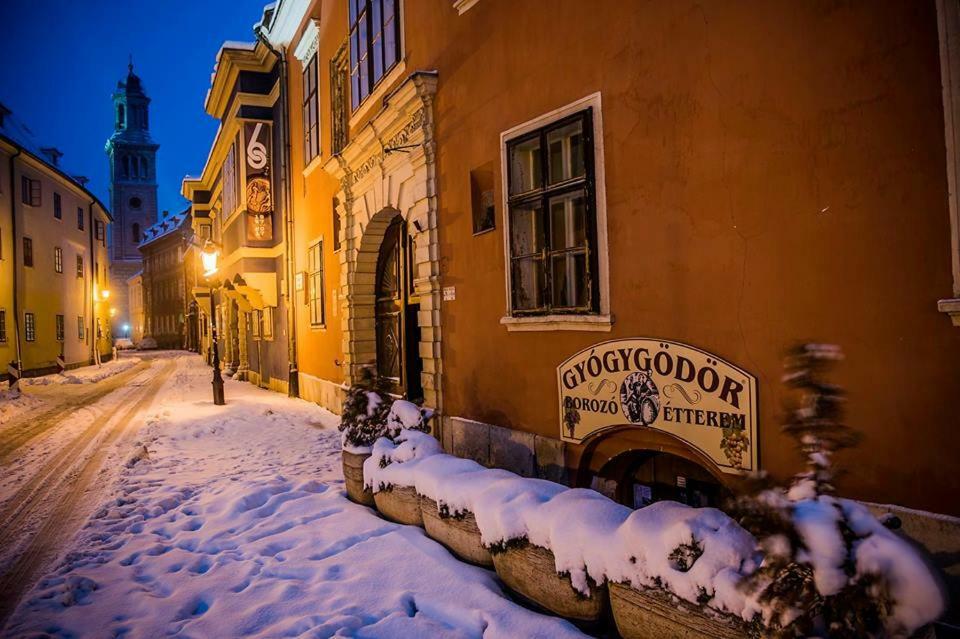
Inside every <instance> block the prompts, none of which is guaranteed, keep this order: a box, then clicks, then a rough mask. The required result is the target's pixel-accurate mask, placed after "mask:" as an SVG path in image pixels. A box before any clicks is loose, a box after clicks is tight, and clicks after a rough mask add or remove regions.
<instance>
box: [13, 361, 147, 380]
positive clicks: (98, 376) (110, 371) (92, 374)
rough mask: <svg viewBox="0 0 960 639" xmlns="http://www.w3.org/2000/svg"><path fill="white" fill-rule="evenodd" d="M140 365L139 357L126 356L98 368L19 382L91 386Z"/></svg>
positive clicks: (91, 367) (87, 368)
mask: <svg viewBox="0 0 960 639" xmlns="http://www.w3.org/2000/svg"><path fill="white" fill-rule="evenodd" d="M139 363H140V358H139V357H133V356H129V355H128V356H126V357H120V358H119V359H113V360H110V361H109V362H104V363H103V364H101V365H100V366H97V365H93V366H84V367H82V368H74V369H71V370H69V371H64V372H63V373H55V374H52V375H43V376H42V377H28V378H26V379H23V380H21V381H20V383H21V384H22V385H24V386H47V385H49V384H93V383H95V382H99V381H100V380H103V379H106V378H108V377H113V376H114V375H118V374H120V373H122V372H123V371H125V370H129V369H131V368H133V367H134V366H136V365H137V364H139Z"/></svg>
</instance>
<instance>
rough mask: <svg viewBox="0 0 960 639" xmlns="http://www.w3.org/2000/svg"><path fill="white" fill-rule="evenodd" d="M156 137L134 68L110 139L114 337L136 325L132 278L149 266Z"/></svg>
mask: <svg viewBox="0 0 960 639" xmlns="http://www.w3.org/2000/svg"><path fill="white" fill-rule="evenodd" d="M158 148H160V145H159V144H156V143H154V141H153V140H152V139H151V137H150V98H149V97H147V94H146V92H145V91H144V88H143V84H142V83H141V82H140V78H139V77H137V75H136V74H135V73H134V72H133V62H132V61H131V63H130V65H129V66H128V73H127V78H126V81H123V80H121V81H120V82H117V90H116V92H115V93H114V94H113V135H111V136H110V139H109V140H107V144H106V152H107V157H108V158H109V162H110V209H111V211H112V213H113V220H114V221H113V224H112V225H111V229H110V237H109V239H108V241H109V246H110V292H111V298H110V299H111V306H113V307H114V308H115V309H116V311H115V314H114V316H113V321H112V322H111V323H112V328H113V335H114V337H122V336H124V331H123V329H122V327H123V326H124V325H129V324H130V322H131V318H130V312H129V304H128V301H127V280H128V279H130V278H131V277H132V276H134V275H136V274H137V273H138V272H139V271H140V270H141V269H142V267H143V262H142V257H141V255H140V250H139V249H138V245H139V244H140V240H141V239H142V234H143V232H144V231H145V230H146V229H147V228H149V227H150V226H152V225H153V224H154V223H156V222H157V149H158Z"/></svg>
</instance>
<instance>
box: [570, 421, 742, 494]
mask: <svg viewBox="0 0 960 639" xmlns="http://www.w3.org/2000/svg"><path fill="white" fill-rule="evenodd" d="M578 452H579V459H574V460H573V464H572V466H573V467H574V468H576V485H577V486H580V487H584V488H587V487H589V488H593V489H594V490H597V491H598V492H601V493H603V494H605V495H606V496H608V497H610V498H611V499H613V500H615V501H617V502H619V503H621V504H623V505H625V506H629V507H631V508H642V507H644V506H647V505H649V504H651V503H654V502H657V501H664V500H670V501H677V502H680V503H683V504H687V505H689V506H693V507H697V508H702V507H707V506H709V507H717V508H719V507H722V506H723V505H724V503H725V502H726V501H727V500H728V499H729V498H730V497H732V496H733V495H734V494H735V492H736V491H737V487H738V483H739V477H738V476H737V475H732V474H728V473H724V472H723V471H722V470H721V469H720V468H719V467H718V466H717V465H716V464H714V463H713V462H712V461H711V460H710V459H709V458H707V457H706V455H704V454H703V453H701V452H700V451H698V450H696V449H695V448H693V447H691V446H690V445H689V444H687V443H686V442H684V441H682V440H680V439H679V438H677V437H675V436H673V435H671V434H669V433H665V432H660V431H656V430H653V429H647V428H643V429H641V428H637V427H635V426H624V427H619V428H614V429H610V430H608V431H604V432H602V433H599V434H598V435H597V436H596V437H594V438H592V439H590V440H588V441H586V442H584V445H583V446H582V447H580V448H579V451H578Z"/></svg>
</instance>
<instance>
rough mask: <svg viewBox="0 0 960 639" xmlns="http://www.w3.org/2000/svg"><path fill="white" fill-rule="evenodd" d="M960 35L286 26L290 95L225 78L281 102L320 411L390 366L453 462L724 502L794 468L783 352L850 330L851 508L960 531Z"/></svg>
mask: <svg viewBox="0 0 960 639" xmlns="http://www.w3.org/2000/svg"><path fill="white" fill-rule="evenodd" d="M958 24H960V22H958V16H957V15H956V11H955V7H952V5H949V3H942V4H941V3H937V2H932V1H931V2H894V3H886V4H884V5H883V6H877V5H875V4H874V3H868V2H863V3H837V4H836V5H835V6H834V5H832V4H831V5H829V6H821V5H816V6H814V5H804V4H796V3H790V2H775V3H767V4H764V5H763V6H760V7H758V6H757V5H756V4H755V3H739V4H738V3H733V4H730V3H725V4H711V5H707V6H704V5H702V4H696V3H685V2H677V3H661V4H654V5H648V4H637V3H619V2H609V3H600V5H597V4H596V3H583V2H557V3H550V4H549V6H548V5H546V4H543V3H536V2H507V1H506V0H474V1H473V2H471V1H469V0H458V1H456V2H451V1H450V0H431V1H423V2H412V1H410V0H377V1H373V0H314V1H312V2H308V1H306V0H301V1H293V0H284V1H282V2H280V3H278V4H277V5H275V6H271V7H269V8H268V9H267V11H266V13H265V14H264V16H263V19H262V21H261V24H260V26H259V27H258V43H257V44H256V45H255V47H254V48H251V49H250V50H249V51H243V52H237V53H233V54H230V55H231V56H233V57H234V58H236V60H237V61H238V62H236V63H232V64H239V61H240V60H242V59H247V58H249V59H250V60H251V64H253V60H255V62H256V64H257V65H258V67H257V71H258V72H259V73H262V74H264V77H265V78H267V77H268V78H269V80H270V83H269V86H268V85H267V84H265V85H263V86H262V87H261V88H260V89H258V91H260V93H261V94H262V96H263V97H258V98H256V99H254V98H251V97H250V96H248V95H246V94H245V93H244V92H243V91H234V92H233V94H231V93H230V92H229V91H225V90H223V89H221V88H218V89H217V91H223V95H224V96H229V95H233V96H237V97H238V99H239V100H240V101H241V102H243V101H244V100H247V101H248V103H249V104H251V105H254V104H261V103H262V104H263V105H269V107H270V108H271V109H272V110H273V113H277V112H278V111H277V105H278V104H282V105H283V106H282V107H281V108H280V111H282V113H284V114H286V116H285V119H284V120H282V121H281V120H277V119H275V120H273V131H274V133H275V134H276V135H278V136H279V135H281V131H282V135H283V137H281V138H279V139H280V140H286V147H287V149H288V150H287V152H286V155H283V153H282V147H283V146H284V144H279V143H278V141H277V139H275V140H274V146H273V148H274V149H275V150H276V153H275V154H274V158H273V162H274V167H275V170H274V176H276V177H277V181H275V183H274V190H275V193H276V197H277V198H278V199H279V198H288V202H284V203H283V206H285V207H286V208H285V209H284V210H285V211H286V216H285V217H283V219H282V225H281V226H282V227H283V228H282V234H283V235H282V237H283V238H285V242H286V243H285V244H284V245H283V247H282V249H281V248H277V249H276V250H275V251H274V252H273V253H270V255H271V259H273V260H274V269H275V272H276V276H277V283H276V291H277V293H276V295H277V298H276V299H278V300H279V301H278V302H276V305H277V307H278V308H279V309H281V310H280V311H278V312H280V313H281V314H282V315H283V316H284V318H285V321H284V322H283V323H279V322H278V324H277V330H278V331H285V330H288V327H289V334H290V336H291V339H292V344H291V345H290V349H289V353H290V363H291V365H292V366H291V369H292V370H295V371H296V379H297V386H298V392H299V395H300V396H301V397H303V398H305V399H309V400H312V401H316V402H318V403H320V404H321V405H323V406H326V407H328V408H330V409H331V410H334V411H338V410H339V408H340V402H341V397H342V393H343V390H344V389H345V388H346V387H347V386H349V384H351V383H352V382H354V381H356V380H357V379H358V378H359V376H360V374H361V371H362V369H363V368H365V367H370V368H372V369H374V370H375V371H376V372H377V373H378V374H379V375H380V376H381V377H384V378H386V379H387V380H388V381H389V382H390V383H391V385H392V387H393V389H394V392H395V393H396V394H398V395H404V396H406V397H409V398H411V399H414V400H417V401H422V402H423V403H424V404H425V405H428V406H430V407H433V408H435V409H437V411H438V414H439V417H438V419H437V422H436V424H437V434H438V436H439V437H440V438H441V440H442V442H443V444H444V446H445V448H446V449H447V450H450V451H452V452H454V453H456V454H460V455H464V456H469V457H472V458H475V459H477V460H479V461H481V462H483V463H486V464H490V465H496V466H503V467H507V468H510V469H512V470H515V471H518V472H521V473H523V474H527V475H533V476H541V477H546V478H549V479H554V480H558V481H563V482H566V483H570V484H579V485H587V486H594V487H596V488H598V489H599V490H602V491H604V492H607V493H608V494H610V495H611V496H614V497H615V498H617V499H619V500H620V501H622V502H624V503H627V504H629V505H632V506H640V505H643V504H644V503H647V502H648V501H650V500H656V499H661V498H670V499H680V500H683V501H687V502H688V503H692V504H695V505H697V504H699V505H704V504H712V503H717V502H718V501H719V500H720V499H721V498H722V496H723V495H724V494H726V493H727V492H728V491H731V490H735V489H736V487H737V481H738V478H739V477H740V471H741V470H765V471H768V472H770V473H771V474H773V475H775V476H780V477H785V476H788V475H789V474H791V473H792V472H794V471H795V470H796V469H797V467H798V458H797V455H796V454H795V451H794V450H793V447H792V443H791V442H790V440H789V439H788V438H787V437H785V436H784V435H783V434H782V433H781V431H780V425H781V424H782V423H783V422H784V419H785V418H784V411H783V399H784V397H783V390H782V387H781V382H780V377H781V371H782V358H783V353H784V352H785V350H786V349H787V348H788V347H790V346H791V345H793V344H795V343H796V342H797V341H801V340H804V341H809V340H815V341H825V342H830V343H836V344H839V345H840V346H841V347H842V348H843V350H844V352H845V354H846V358H845V360H844V361H843V362H842V363H841V364H840V365H839V366H838V367H837V370H836V371H835V374H834V376H833V379H832V381H835V382H837V383H839V384H841V385H842V386H844V387H845V388H846V389H847V391H848V392H849V411H848V422H849V423H850V425H852V426H853V427H855V428H856V429H858V430H859V431H861V432H862V433H863V435H864V439H863V442H862V443H861V444H860V446H858V447H857V448H856V449H854V450H852V451H849V452H846V453H844V454H843V455H842V456H841V458H840V460H839V461H840V463H841V464H842V466H843V467H844V468H845V469H847V470H848V471H849V472H848V473H847V474H846V475H845V476H844V477H843V478H842V479H841V483H840V490H841V492H842V493H843V494H845V495H849V496H851V497H855V498H858V499H861V500H864V501H867V502H872V503H878V504H894V505H897V506H901V507H906V508H911V509H920V510H924V511H932V512H935V513H943V514H947V515H953V516H956V515H960V510H958V505H957V502H956V499H955V498H954V495H955V494H956V492H957V490H958V489H960V484H958V481H960V480H958V479H957V477H958V470H960V469H958V466H957V462H956V458H957V454H956V450H955V448H956V447H955V446H954V445H953V443H952V441H953V440H952V433H953V431H954V430H955V429H956V427H957V426H958V425H960V418H958V416H957V410H956V406H955V403H956V401H955V398H956V397H960V374H958V373H960V370H958V362H960V329H958V327H957V324H958V323H960V319H958V318H960V310H958V308H960V302H958V301H957V299H958V298H960V247H958V245H960V240H958V238H960V226H958V222H957V206H956V193H957V189H956V188H955V185H956V171H957V168H956V167H957V164H956V162H955V155H956V152H957V149H956V148H955V145H954V142H953V140H954V136H953V132H952V131H953V129H952V127H953V121H954V116H955V115H957V113H958V110H957V106H956V104H957V102H956V101H955V97H954V94H955V91H954V87H955V86H956V87H958V91H957V92H956V94H957V96H960V81H958V79H957V78H954V77H952V76H951V73H953V71H952V70H953V69H960V58H958V56H957V45H956V35H955V34H956V33H957V31H958V29H957V25H958ZM531 34H535V37H534V36H533V35H531ZM251 46H253V45H251ZM267 50H269V51H267ZM268 53H269V55H268ZM952 60H957V63H956V64H954V65H952V66H951V64H950V62H951V61H952ZM221 64H223V63H221ZM226 68H228V67H227V66H221V67H220V68H219V69H218V74H223V73H224V70H225V69H226ZM226 99H227V98H226V97H224V100H226ZM957 99H958V100H960V97H958V98H957ZM248 113H250V114H254V115H255V116H256V117H259V116H260V115H263V113H259V112H258V113H254V112H253V111H248ZM931 113H935V114H942V116H943V117H940V116H939V115H938V116H937V117H931V116H930V114H931ZM242 115H243V114H239V115H238V117H240V119H241V120H242V119H243V117H242ZM256 117H254V119H256ZM221 146H224V145H221ZM226 148H227V147H226V146H224V149H226ZM226 153H227V152H226V151H225V150H224V151H221V150H220V147H219V146H217V147H215V152H214V153H212V156H211V157H213V158H216V159H217V160H216V161H217V162H221V161H222V160H221V159H220V158H221V157H223V156H225V155H226ZM281 158H285V159H284V160H283V161H287V160H288V164H287V165H286V166H282V165H281V161H282V160H281ZM284 175H285V176H287V179H288V181H287V182H281V181H279V177H280V176H284ZM201 181H202V182H203V185H202V187H201V186H199V185H198V186H196V187H193V186H191V187H190V188H196V189H197V191H198V192H203V196H204V197H209V195H210V194H211V193H213V194H214V195H216V193H218V192H220V191H221V190H222V186H221V185H219V184H218V178H217V176H216V171H208V175H207V174H205V176H204V178H202V180H201ZM284 184H287V187H286V188H284V186H283V185H284ZM214 199H215V198H214ZM279 206H280V205H279V204H278V207H279ZM194 208H195V218H197V219H199V220H200V221H199V222H195V225H198V224H201V225H202V224H203V223H204V221H203V220H204V218H205V214H204V213H201V214H200V215H199V216H197V214H196V210H197V209H198V208H199V209H204V208H205V205H203V204H202V203H201V204H199V206H198V205H197V204H196V200H195V207H194ZM210 208H211V207H210V206H209V205H206V209H210ZM216 208H217V207H216V206H213V207H212V209H213V210H214V212H216ZM275 230H276V231H277V236H278V237H280V235H281V229H280V228H276V229H275ZM198 233H199V232H198ZM215 233H218V232H215ZM278 246H279V245H278ZM271 250H274V249H271ZM238 255H240V254H238ZM241 257H242V256H240V257H237V259H241ZM247 257H249V258H251V259H252V257H253V254H252V253H251V254H250V255H249V256H247ZM250 264H253V262H250ZM256 264H257V266H258V268H259V267H261V266H262V267H263V268H267V267H268V266H269V265H268V264H267V263H266V261H261V262H257V263H256ZM234 284H236V282H234ZM250 284H251V282H250V281H249V278H248V280H246V281H245V282H244V284H243V285H245V286H250ZM228 297H229V295H228ZM284 304H286V305H287V306H286V307H284ZM241 306H242V303H241ZM201 308H203V305H202V304H201ZM242 310H243V309H242V308H241V311H242ZM228 321H229V320H228ZM199 332H200V334H201V335H204V334H205V333H204V329H202V328H201V329H199ZM278 390H287V391H289V386H288V385H282V384H281V385H278Z"/></svg>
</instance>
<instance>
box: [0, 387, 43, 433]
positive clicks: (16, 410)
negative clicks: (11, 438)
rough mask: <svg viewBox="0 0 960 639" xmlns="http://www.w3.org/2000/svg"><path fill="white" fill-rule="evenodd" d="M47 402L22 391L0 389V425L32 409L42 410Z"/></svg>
mask: <svg viewBox="0 0 960 639" xmlns="http://www.w3.org/2000/svg"><path fill="white" fill-rule="evenodd" d="M44 404H45V402H44V401H43V400H42V399H40V398H39V397H33V396H31V395H25V394H24V393H22V392H15V391H11V390H7V389H5V390H2V391H0V425H3V424H6V423H7V422H9V421H10V420H12V419H16V418H18V417H21V416H23V415H25V414H26V413H28V412H30V411H37V410H40V409H41V408H42V407H43V405H44Z"/></svg>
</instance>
